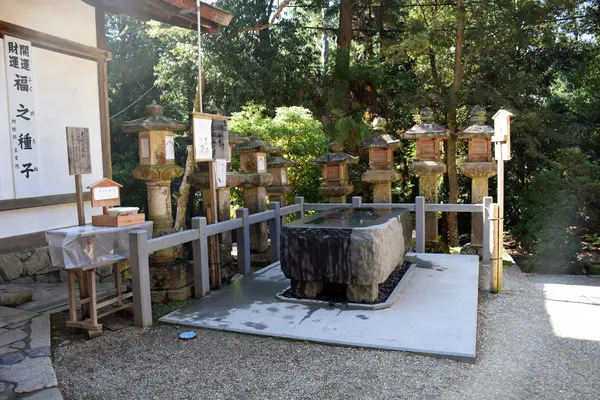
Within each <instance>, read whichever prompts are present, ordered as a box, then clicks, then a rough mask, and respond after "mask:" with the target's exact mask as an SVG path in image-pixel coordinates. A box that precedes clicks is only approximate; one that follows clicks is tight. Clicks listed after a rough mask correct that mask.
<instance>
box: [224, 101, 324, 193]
mask: <svg viewBox="0 0 600 400" xmlns="http://www.w3.org/2000/svg"><path fill="white" fill-rule="evenodd" d="M229 127H230V129H231V130H232V131H234V132H237V133H238V134H240V135H251V134H257V135H259V136H260V137H261V138H262V139H264V140H266V141H268V142H269V143H271V144H272V145H274V146H281V147H283V156H284V157H286V158H289V159H290V160H292V161H295V162H296V163H298V166H297V167H293V168H291V169H290V173H289V180H290V184H291V185H292V186H293V188H294V192H293V193H292V195H291V197H293V196H304V197H305V200H306V201H307V202H323V201H324V200H325V199H324V198H323V197H322V196H321V195H320V194H319V191H318V188H319V186H320V180H321V168H320V167H319V166H316V165H313V164H311V161H312V160H314V159H315V158H317V157H319V156H321V155H323V154H324V153H325V152H326V151H327V143H328V139H327V135H325V132H324V131H323V126H322V125H321V123H320V122H319V121H317V120H316V119H315V118H314V117H313V115H312V113H311V112H310V111H309V110H308V109H306V108H303V107H278V108H276V109H275V116H274V117H272V118H271V117H269V116H268V115H267V108H266V106H264V105H258V104H254V103H249V104H247V105H246V106H244V107H243V108H242V111H240V112H237V113H233V115H232V119H231V122H230V124H229Z"/></svg>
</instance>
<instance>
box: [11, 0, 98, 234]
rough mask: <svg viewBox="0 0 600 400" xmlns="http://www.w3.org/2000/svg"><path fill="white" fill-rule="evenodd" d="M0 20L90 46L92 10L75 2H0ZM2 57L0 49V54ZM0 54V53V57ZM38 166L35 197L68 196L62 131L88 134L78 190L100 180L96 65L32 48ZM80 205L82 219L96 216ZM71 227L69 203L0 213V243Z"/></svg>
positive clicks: (71, 187) (72, 212)
mask: <svg viewBox="0 0 600 400" xmlns="http://www.w3.org/2000/svg"><path fill="white" fill-rule="evenodd" d="M0 20H3V21H7V22H10V23H13V24H17V25H21V26H24V27H27V28H30V29H33V30H36V31H40V32H43V33H48V34H51V35H55V36H59V37H62V38H64V39H69V40H73V41H76V42H78V43H82V44H85V45H88V46H94V47H95V46H96V30H95V29H96V27H95V12H94V8H93V7H91V6H88V5H87V4H85V3H83V2H82V1H81V0H0ZM3 45H4V43H3V41H2V39H0V49H3ZM2 52H3V50H2ZM0 53H1V52H0ZM32 63H33V69H34V76H33V78H34V85H35V104H36V108H35V111H36V117H37V125H36V127H37V135H38V142H39V143H38V144H39V149H40V150H39V163H40V173H41V175H42V180H41V187H40V193H39V194H38V196H47V195H56V194H64V193H74V191H75V184H74V178H73V177H72V176H70V175H69V170H68V161H67V150H66V133H65V128H66V127H67V126H74V127H86V128H89V130H90V150H91V157H92V174H89V175H84V176H83V185H84V190H86V191H87V189H85V188H86V187H87V186H88V185H89V184H91V183H93V182H95V181H97V180H99V179H101V178H102V175H103V174H102V148H101V139H100V114H99V99H98V79H97V66H96V63H95V62H93V61H88V60H83V59H80V58H76V57H71V56H67V55H64V54H59V53H55V52H52V51H48V50H43V49H40V48H37V47H33V48H32ZM0 64H1V65H0V200H3V199H12V198H14V191H13V189H12V168H11V165H10V136H9V123H8V122H9V121H8V108H7V93H6V78H5V71H4V55H3V54H2V55H0ZM100 213H101V210H98V209H93V210H92V209H90V208H89V203H87V204H86V217H87V220H88V222H89V220H90V219H91V215H96V214H100ZM75 224H77V209H76V205H75V204H65V205H58V206H48V207H37V208H29V209H23V210H15V211H4V212H0V238H3V237H9V236H15V235H21V234H27V233H32V232H38V231H43V230H49V229H54V228H59V227H64V226H69V225H75Z"/></svg>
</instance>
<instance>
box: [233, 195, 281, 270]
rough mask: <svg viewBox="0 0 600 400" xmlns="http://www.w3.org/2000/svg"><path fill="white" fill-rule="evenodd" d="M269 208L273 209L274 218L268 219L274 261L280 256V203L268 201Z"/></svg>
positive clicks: (272, 259)
mask: <svg viewBox="0 0 600 400" xmlns="http://www.w3.org/2000/svg"><path fill="white" fill-rule="evenodd" d="M269 209H270V210H273V211H275V218H273V219H272V220H271V221H269V235H270V236H271V262H272V263H275V262H277V261H279V260H280V258H281V248H280V247H281V204H280V203H279V202H278V201H273V202H271V203H269ZM238 252H239V249H238Z"/></svg>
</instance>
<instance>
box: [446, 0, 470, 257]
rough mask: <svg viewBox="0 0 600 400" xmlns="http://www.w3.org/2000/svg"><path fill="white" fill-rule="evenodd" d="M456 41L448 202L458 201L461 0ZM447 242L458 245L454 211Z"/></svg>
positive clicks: (450, 107) (450, 215)
mask: <svg viewBox="0 0 600 400" xmlns="http://www.w3.org/2000/svg"><path fill="white" fill-rule="evenodd" d="M456 8H457V11H458V13H457V18H456V42H455V48H456V49H455V51H454V80H453V81H452V86H451V87H450V96H449V99H448V129H449V130H450V137H449V138H448V140H447V141H446V149H445V150H446V163H447V165H446V166H447V168H448V189H449V193H448V202H449V203H457V202H458V173H457V170H456V132H457V130H458V122H457V120H456V110H457V108H458V91H459V90H460V88H461V84H462V76H463V65H462V57H463V42H464V36H465V6H464V4H463V0H458V1H457V3H456ZM448 244H449V245H450V246H458V221H457V219H456V213H448Z"/></svg>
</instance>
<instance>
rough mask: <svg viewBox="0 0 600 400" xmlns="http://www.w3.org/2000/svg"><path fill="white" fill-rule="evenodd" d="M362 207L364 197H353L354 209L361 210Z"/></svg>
mask: <svg viewBox="0 0 600 400" xmlns="http://www.w3.org/2000/svg"><path fill="white" fill-rule="evenodd" d="M361 207H362V197H360V196H354V197H352V208H361Z"/></svg>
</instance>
